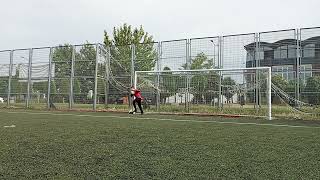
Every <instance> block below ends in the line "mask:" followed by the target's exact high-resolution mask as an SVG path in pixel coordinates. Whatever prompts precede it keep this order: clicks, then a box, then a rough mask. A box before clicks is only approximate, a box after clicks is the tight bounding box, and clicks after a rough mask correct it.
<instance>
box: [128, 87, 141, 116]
mask: <svg viewBox="0 0 320 180" xmlns="http://www.w3.org/2000/svg"><path fill="white" fill-rule="evenodd" d="M131 97H133V107H134V111H133V112H130V114H134V113H136V112H137V105H136V104H138V106H139V109H140V112H141V114H143V110H142V106H141V101H142V96H141V91H140V90H139V89H135V88H134V87H133V86H132V87H131Z"/></svg>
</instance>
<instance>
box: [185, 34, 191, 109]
mask: <svg viewBox="0 0 320 180" xmlns="http://www.w3.org/2000/svg"><path fill="white" fill-rule="evenodd" d="M190 47H191V43H190V39H187V40H186V63H187V69H188V70H190V69H191V58H190ZM189 88H190V76H189V75H188V76H187V88H186V108H187V109H186V110H187V112H188V113H189V112H190V103H189V98H190V97H189V96H190V94H189Z"/></svg>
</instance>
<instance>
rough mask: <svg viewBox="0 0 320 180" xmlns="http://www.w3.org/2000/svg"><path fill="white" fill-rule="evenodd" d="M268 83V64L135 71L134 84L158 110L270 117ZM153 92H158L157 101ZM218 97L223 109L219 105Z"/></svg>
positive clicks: (269, 72)
mask: <svg viewBox="0 0 320 180" xmlns="http://www.w3.org/2000/svg"><path fill="white" fill-rule="evenodd" d="M257 74H259V76H256V75H257ZM219 78H221V79H222V81H219ZM257 78H259V79H257ZM271 84H272V83H271V67H252V68H228V69H195V70H163V71H135V74H134V86H135V87H136V88H140V89H141V91H142V94H143V95H144V96H146V101H148V103H149V104H150V105H151V106H150V107H152V105H154V107H156V106H160V108H157V110H158V111H165V112H169V113H170V112H175V113H179V112H182V113H186V112H187V113H215V114H235V115H249V116H250V115H252V116H264V117H267V119H269V120H271V119H272V105H271ZM257 89H259V91H258V90H257ZM256 91H258V93H259V95H258V96H257V95H256ZM156 93H160V100H159V102H158V101H157V100H156V98H155V96H156ZM258 98H259V99H258ZM260 98H261V99H260ZM220 99H221V101H222V104H223V108H221V107H219V106H221V105H220V103H218V101H220ZM256 102H258V103H259V107H257V106H256ZM158 103H160V104H158ZM256 108H258V111H257V109H256ZM151 110H155V111H156V109H152V108H151Z"/></svg>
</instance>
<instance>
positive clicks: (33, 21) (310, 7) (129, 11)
mask: <svg viewBox="0 0 320 180" xmlns="http://www.w3.org/2000/svg"><path fill="white" fill-rule="evenodd" d="M0 4H1V6H0V23H1V26H0V49H2V50H3V49H13V48H26V47H39V46H54V45H58V44H64V43H71V44H79V43H83V42H85V41H86V40H88V41H89V42H102V41H103V31H104V30H106V31H108V32H110V33H111V32H112V29H113V27H114V26H119V25H121V24H123V23H128V24H131V25H133V26H139V25H143V26H144V28H145V30H146V31H148V32H149V33H150V34H152V35H154V38H155V40H156V41H160V40H170V39H180V38H192V37H202V36H216V35H227V34H238V33H248V32H258V31H268V30H278V29H287V28H298V27H313V26H320V11H319V7H320V0H304V1H301V0H263V1H261V0H219V1H218V0H113V1H109V0H0Z"/></svg>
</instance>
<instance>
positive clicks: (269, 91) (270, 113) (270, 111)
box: [134, 67, 272, 120]
mask: <svg viewBox="0 0 320 180" xmlns="http://www.w3.org/2000/svg"><path fill="white" fill-rule="evenodd" d="M244 70H266V71H267V72H268V76H267V96H268V98H267V99H268V100H267V104H268V115H267V118H268V120H272V105H271V85H272V82H271V67H251V68H226V69H192V70H163V71H135V72H134V87H135V88H136V87H137V83H138V74H139V73H170V72H206V71H217V72H221V71H224V72H225V71H244Z"/></svg>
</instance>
